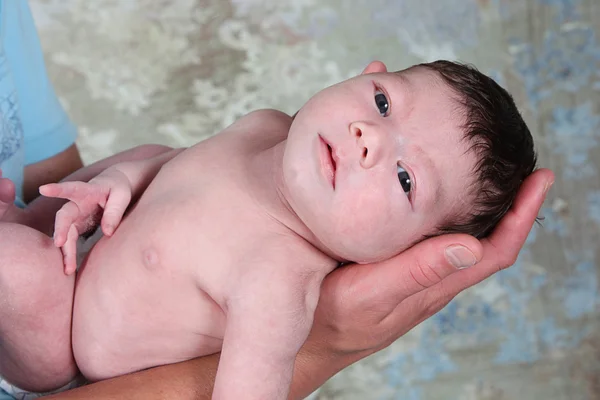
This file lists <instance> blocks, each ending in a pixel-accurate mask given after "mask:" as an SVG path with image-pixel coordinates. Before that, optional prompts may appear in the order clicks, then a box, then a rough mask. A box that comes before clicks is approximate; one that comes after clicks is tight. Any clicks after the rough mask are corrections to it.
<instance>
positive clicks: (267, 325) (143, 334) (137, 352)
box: [13, 64, 477, 399]
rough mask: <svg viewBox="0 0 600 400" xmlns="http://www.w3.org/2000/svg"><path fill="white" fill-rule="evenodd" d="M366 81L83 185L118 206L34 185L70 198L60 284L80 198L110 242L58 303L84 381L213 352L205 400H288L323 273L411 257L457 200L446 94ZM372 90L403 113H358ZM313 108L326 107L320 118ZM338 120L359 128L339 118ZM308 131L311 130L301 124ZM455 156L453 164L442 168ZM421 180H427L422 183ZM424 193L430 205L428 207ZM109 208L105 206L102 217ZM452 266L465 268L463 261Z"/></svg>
mask: <svg viewBox="0 0 600 400" xmlns="http://www.w3.org/2000/svg"><path fill="white" fill-rule="evenodd" d="M378 66H379V64H377V66H376V67H374V68H378ZM366 72H379V75H378V76H377V77H376V79H377V80H378V82H377V85H374V84H373V82H372V80H371V78H370V77H360V78H357V79H356V80H354V81H352V82H351V83H348V84H342V85H340V86H337V87H335V88H334V89H328V90H326V91H323V92H322V93H326V94H324V95H321V96H320V97H316V100H314V101H312V102H309V103H307V104H308V106H307V107H306V108H305V109H306V110H308V111H305V112H303V111H302V110H301V111H300V112H299V113H298V115H297V117H296V118H297V119H296V121H295V122H294V124H296V125H293V124H292V118H291V117H289V116H287V115H285V114H282V113H279V112H276V111H271V110H264V111H260V112H255V113H252V114H249V115H248V116H246V117H244V118H242V119H241V120H240V121H238V122H237V123H236V124H234V125H232V126H231V127H229V128H228V129H226V130H225V131H224V132H222V133H221V134H219V135H217V136H215V137H213V138H211V139H209V140H207V141H205V142H202V143H200V144H198V145H196V146H193V147H191V148H189V149H186V150H184V151H173V152H170V153H169V154H164V155H161V156H158V157H156V158H153V159H151V160H149V161H148V162H146V163H145V164H144V165H143V167H141V168H139V164H136V165H137V166H138V167H132V165H123V166H121V167H119V168H120V169H119V168H116V169H114V170H111V171H108V170H107V172H106V174H105V175H102V174H101V175H100V176H99V177H98V181H97V182H96V183H98V184H100V183H102V180H103V179H104V181H105V182H107V181H110V182H112V184H113V185H115V186H114V187H115V188H117V187H120V188H123V183H124V182H125V186H127V184H126V182H129V183H130V188H129V189H130V193H129V195H127V196H125V197H121V194H122V193H125V192H124V191H117V190H115V191H114V193H112V192H111V191H108V192H102V191H100V192H102V193H104V199H103V200H102V199H101V200H99V201H97V200H93V201H92V200H90V196H92V195H94V194H98V193H100V192H98V191H94V190H91V191H89V192H85V193H84V195H83V196H81V193H78V192H80V190H79V189H77V187H78V186H73V185H71V186H68V185H66V184H63V185H62V186H60V185H59V186H49V187H46V188H45V191H43V192H42V193H43V194H45V195H48V196H55V197H66V198H69V199H71V200H73V202H71V203H69V204H68V205H67V206H65V207H66V208H64V209H63V210H61V212H62V214H61V212H59V214H58V215H57V235H56V236H55V240H56V242H57V244H58V245H60V246H63V247H64V249H63V250H65V268H66V272H67V273H70V272H72V264H73V258H72V254H73V249H74V248H73V245H74V239H76V237H77V235H78V233H80V232H81V228H82V225H80V226H77V223H75V224H73V225H70V224H69V223H67V224H66V225H65V224H61V223H60V222H59V221H60V220H61V219H62V220H64V219H65V218H66V219H67V220H69V219H71V220H77V219H78V218H79V217H81V218H80V221H79V222H81V221H85V220H86V218H88V217H89V216H90V213H89V212H87V211H85V210H87V206H86V204H87V205H89V204H90V202H91V203H92V204H93V205H96V206H97V205H100V206H102V207H104V208H105V217H106V221H105V220H103V222H102V225H103V229H104V231H105V233H109V234H110V237H108V236H107V237H104V238H102V239H101V240H100V241H99V242H98V244H97V245H96V246H95V247H94V248H93V249H92V250H91V252H90V254H89V255H88V257H87V259H86V260H85V262H84V263H83V265H82V268H81V270H80V272H79V273H78V275H77V282H76V288H75V300H74V306H73V321H72V325H73V327H72V337H73V343H72V346H73V354H74V357H75V360H76V361H77V366H78V367H79V369H80V371H81V372H82V373H83V374H84V375H85V376H86V377H87V378H89V379H91V380H102V379H107V378H111V377H115V376H119V375H123V374H126V373H129V372H133V371H138V370H141V369H145V368H148V367H152V366H156V365H162V364H171V363H176V362H179V361H184V360H188V359H191V358H195V357H198V356H202V355H207V354H212V353H215V352H218V351H219V350H221V351H222V353H221V357H220V363H219V371H218V373H217V377H216V382H215V389H214V392H213V398H217V399H239V398H245V399H280V398H285V397H287V394H288V391H289V386H290V382H291V378H292V372H293V367H294V360H295V358H296V354H297V353H298V351H299V349H300V347H301V346H302V344H303V343H304V341H305V340H306V338H307V336H308V333H309V331H310V328H311V325H312V321H313V316H314V312H315V308H316V305H317V302H318V299H319V291H320V287H321V283H322V281H323V279H324V278H325V276H326V275H327V274H328V273H330V272H331V271H332V270H333V269H334V268H335V266H336V265H337V263H338V262H339V261H346V260H353V261H361V262H374V261H380V260H384V259H387V258H389V257H391V256H393V255H394V254H397V253H398V252H400V251H402V250H404V249H406V248H407V247H408V246H410V244H411V243H410V242H409V241H408V239H410V240H414V239H413V238H414V237H419V235H423V234H426V233H430V232H429V229H430V228H431V227H433V226H435V225H436V224H437V223H439V222H440V220H441V219H443V218H444V217H445V215H447V213H449V212H452V211H453V207H456V205H457V204H459V203H460V204H459V205H462V203H461V201H462V202H464V201H465V199H463V198H462V197H461V196H462V195H463V190H461V189H464V188H466V186H467V184H468V182H467V179H466V177H467V176H468V171H470V169H471V167H472V165H473V163H474V159H473V158H472V157H471V158H469V156H468V155H467V156H465V154H464V153H465V148H464V146H463V145H460V144H459V143H460V140H459V138H460V132H459V131H458V129H457V128H456V127H457V126H459V125H460V123H461V121H459V120H452V118H451V114H449V112H450V110H454V108H453V107H454V105H453V104H451V102H450V96H447V98H446V97H445V96H446V95H447V93H445V92H444V91H443V89H439V86H433V87H429V88H428V89H429V91H428V92H427V95H426V96H425V95H423V96H420V97H419V96H417V95H415V94H414V93H413V94H412V97H411V96H408V94H409V93H410V90H411V86H410V85H416V86H417V87H418V86H419V85H422V84H425V83H424V82H429V81H431V77H429V76H424V75H423V74H412V75H410V76H411V78H410V80H408V81H410V82H412V83H410V85H408V84H404V83H403V84H402V85H400V84H399V83H398V81H397V80H394V79H392V78H391V77H390V76H389V75H385V74H383V72H385V71H382V70H381V69H380V70H372V71H369V68H367V70H366ZM374 79H375V78H374ZM379 85H385V86H387V88H386V89H385V90H386V93H388V95H389V93H391V96H392V97H394V96H396V97H397V98H405V99H408V100H405V102H408V101H412V102H414V103H407V104H405V107H406V109H410V110H411V112H410V113H404V114H403V113H402V112H401V110H402V109H400V112H398V114H394V117H391V115H387V113H381V115H379V113H378V111H377V109H375V110H374V109H373V102H372V100H373V92H375V93H378V92H380V91H381V90H383V89H382V88H380V87H379ZM436 87H437V88H438V89H439V91H438V92H436V93H433V92H432V90H434V89H435V88H436ZM363 93H366V94H365V95H364V96H363ZM415 93H417V92H415ZM432 93H433V94H432ZM403 95H404V96H403ZM363 97H364V99H363ZM431 98H433V99H434V100H435V101H433V102H431V101H430V99H431ZM344 99H347V102H346V103H344V101H343V100H344ZM333 100H335V101H333ZM326 104H336V105H338V106H339V110H340V111H338V112H337V114H335V115H332V114H331V113H325V114H319V110H321V109H322V105H326ZM409 106H412V107H409ZM433 106H435V111H436V116H437V117H438V118H439V120H438V121H437V123H435V124H433V125H432V126H431V127H430V129H429V130H430V131H432V130H433V129H434V128H435V127H436V126H438V127H439V129H440V134H439V135H438V134H437V132H435V131H434V130H433V133H432V134H430V135H431V136H429V137H427V136H425V135H423V134H422V133H423V132H421V131H420V130H419V129H415V128H414V127H421V126H423V125H422V124H420V123H419V120H422V122H427V120H428V119H430V118H429V116H430V115H431V114H430V113H427V112H420V111H419V110H423V109H425V111H427V110H428V108H427V107H430V108H431V107H433ZM415 109H416V110H417V111H414V110H415ZM445 114H447V118H444V117H443V115H445ZM307 115H308V116H311V115H312V116H313V117H314V116H317V118H316V119H315V118H308V117H307ZM409 115H411V117H410V118H409ZM349 116H352V117H355V116H357V118H358V119H357V120H356V121H354V120H351V121H348V118H349ZM388 116H389V117H390V118H387V117H388ZM440 116H442V117H440ZM315 120H317V121H321V123H320V124H317V126H316V127H314V126H313V125H312V124H313V122H314V121H315ZM298 121H300V122H298ZM294 126H296V128H294ZM348 126H349V129H348ZM406 127H408V128H406ZM321 129H322V130H321ZM298 132H302V133H298ZM304 132H308V133H307V134H306V135H308V136H306V135H305V134H304ZM340 132H341V133H340ZM398 132H402V133H401V134H399V133H398ZM317 134H318V135H317ZM310 135H312V136H310ZM321 135H323V136H324V137H325V139H326V140H327V142H328V143H329V144H331V148H333V150H331V152H332V155H331V157H333V159H334V161H335V164H334V165H336V164H337V165H336V167H334V171H333V172H332V170H331V168H332V167H331V164H330V162H329V161H327V160H328V156H327V155H323V154H327V150H326V146H325V145H318V144H319V143H320V142H319V141H318V139H319V138H321ZM452 135H455V137H454V136H452ZM306 137H308V139H306ZM444 140H446V141H447V143H446V142H444ZM286 142H287V143H286ZM290 143H292V145H291V147H289V146H290ZM430 143H436V145H437V147H432V149H431V154H432V155H434V156H436V157H433V166H431V165H432V164H431V162H430V163H429V164H427V163H423V159H422V156H415V155H412V153H411V152H409V151H408V149H413V148H414V149H422V148H423V147H426V148H428V149H429V147H428V146H429V144H430ZM319 146H320V147H319ZM290 149H291V150H290ZM366 149H368V150H369V151H368V152H367V151H364V150H366ZM436 149H437V150H436ZM367 153H368V156H367ZM415 153H418V152H415ZM438 154H439V156H437V155H438ZM460 156H463V157H462V158H461V162H460V163H457V162H455V161H453V160H456V159H458V158H459V157H460ZM424 164H426V165H425V166H424ZM400 165H402V166H403V168H404V167H405V168H406V169H407V170H409V171H410V174H411V178H412V177H413V176H417V177H418V178H417V179H420V180H421V182H422V183H421V185H420V186H419V188H420V191H419V192H418V194H417V195H416V196H414V197H413V193H412V192H411V190H410V189H407V188H406V186H405V185H400V184H399V183H398V179H399V177H400V169H399V167H400ZM450 165H452V167H453V168H452V172H451V173H450V172H448V170H449V168H447V167H448V166H450ZM199 166H202V168H201V169H200V168H199ZM158 170H159V172H158V173H156V172H157V171H158ZM402 170H403V171H404V172H406V171H405V170H404V169H402ZM436 171H437V172H438V173H441V174H442V175H441V176H437V177H436V176H434V173H435V172H436ZM440 171H441V172H440ZM110 174H112V176H110V179H108V178H109V175H110ZM119 174H122V175H124V176H125V177H126V179H122V177H121V178H119V176H120V175H119ZM332 174H333V176H332ZM428 182H430V183H428ZM459 182H460V185H459V184H458V183H459ZM91 183H92V182H90V186H93V185H91ZM357 183H358V184H357ZM332 184H333V187H332ZM357 185H358V186H357ZM369 185H370V186H369ZM100 186H101V185H100ZM436 186H438V187H436ZM332 189H333V190H332ZM438 189H443V190H441V192H443V193H444V196H439V197H437V198H435V200H436V201H435V204H434V202H433V199H434V197H433V196H434V193H438V192H440V190H438ZM144 190H145V191H144ZM140 191H144V192H143V195H142V196H141V198H140V200H139V201H138V202H136V203H135V205H134V207H133V208H132V210H131V211H130V212H129V213H128V214H127V215H126V216H125V218H124V219H123V220H122V222H121V221H120V218H121V216H122V215H123V212H124V211H125V208H126V207H127V205H128V203H129V201H130V200H131V199H132V197H134V198H135V197H136V196H137V194H138V193H140ZM67 192H70V193H67ZM334 192H335V193H334ZM111 193H112V194H111ZM307 193H310V194H311V196H308V197H307ZM111 196H112V198H113V200H111ZM92 197H93V196H92ZM315 197H316V198H319V199H320V200H321V201H323V203H322V204H324V207H332V206H333V208H332V209H331V212H325V214H323V213H322V212H319V211H317V212H315V210H318V209H319V208H318V207H317V206H316V205H315V204H314V198H315ZM115 198H116V200H115ZM459 200H460V201H459ZM115 204H118V205H120V206H119V207H117V209H118V210H117V211H116V213H115V214H112V213H113V208H112V205H115ZM357 204H359V205H360V206H361V207H360V208H357V207H356V205H357ZM340 210H342V211H344V212H341V211H340ZM77 213H79V214H80V215H79V216H78V215H77ZM344 215H346V217H347V218H343V216H344ZM328 216H331V218H329V219H328ZM113 217H114V218H113ZM111 218H112V220H111ZM119 222H120V225H119V228H118V229H116V230H114V228H115V227H116V225H117V224H119ZM69 225H70V226H69ZM403 225H404V228H405V229H398V226H403ZM83 226H85V224H84V225H83ZM63 227H65V229H63ZM165 232H168V233H169V234H168V235H167V234H165ZM69 254H71V255H69ZM461 262H463V263H464V264H465V265H460V266H463V267H467V266H471V265H473V264H474V263H476V262H477V257H476V256H475V255H474V254H471V257H466V258H465V259H464V260H462V261H461ZM52 264H53V263H52ZM48 279H49V280H50V279H56V278H52V277H50V278H48ZM66 292H68V290H67V291H66ZM65 303H66V302H60V304H62V305H64V304H65ZM65 307H66V306H65ZM53 313H54V312H53V311H49V312H48V314H49V315H51V314H53ZM66 320H68V318H66ZM63 325H64V324H63ZM44 335H45V336H44V340H46V341H48V342H47V343H50V342H53V343H54V342H56V341H59V342H60V340H61V338H62V339H63V342H64V338H65V336H68V334H66V333H65V327H64V326H61V328H60V329H55V330H50V331H47V332H44ZM40 340H41V339H40ZM15 343H16V346H15V348H16V349H19V348H21V349H22V348H23V347H24V346H20V347H19V346H18V344H19V339H18V338H16V339H15ZM46 346H48V344H46V345H45V346H41V350H44V348H45V347H46ZM27 351H28V352H32V351H35V349H33V350H31V349H28V350H27ZM69 354H70V353H69ZM17 356H18V354H17ZM17 356H16V357H15V358H16V359H18V360H19V361H22V360H23V358H22V357H20V358H19V357H17ZM59 361H60V360H59ZM25 365H26V366H28V367H29V364H28V363H27V360H25ZM59 365H68V366H71V364H70V363H69V362H65V361H61V362H60V364H59ZM249 365H251V366H252V367H251V368H248V366H249ZM13 369H15V368H13ZM55 369H57V370H58V369H60V368H55ZM17 375H19V371H17ZM21 375H22V371H21ZM64 376H65V377H67V376H69V374H65V375H64ZM49 381H50V380H49ZM61 383H62V384H64V382H61ZM57 386H60V385H57Z"/></svg>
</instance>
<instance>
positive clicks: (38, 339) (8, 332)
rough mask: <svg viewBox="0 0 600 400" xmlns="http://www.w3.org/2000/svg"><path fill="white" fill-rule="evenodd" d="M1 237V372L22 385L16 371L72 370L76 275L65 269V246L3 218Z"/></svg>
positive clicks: (0, 225) (20, 372)
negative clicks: (71, 348)
mask: <svg viewBox="0 0 600 400" xmlns="http://www.w3.org/2000/svg"><path fill="white" fill-rule="evenodd" d="M0 243H2V247H1V248H0V338H1V339H2V340H1V341H0V344H1V345H0V355H1V356H2V357H1V359H0V374H1V375H3V376H4V377H5V378H7V379H10V380H11V381H12V382H13V383H16V384H17V385H18V384H22V382H20V379H18V378H17V375H15V377H13V376H11V375H12V374H11V372H14V373H17V372H19V373H18V376H25V375H29V374H35V373H36V372H37V373H39V371H34V370H37V369H39V370H40V371H49V370H50V368H56V367H57V366H59V365H60V366H61V368H62V369H63V371H62V373H64V370H65V368H64V367H65V366H66V367H68V369H70V370H73V365H74V364H73V363H72V356H71V350H70V347H71V340H70V331H71V313H72V307H73V290H74V283H75V278H74V275H72V276H66V275H65V274H64V272H63V264H62V253H61V251H60V249H58V248H57V247H55V246H54V243H53V242H52V239H51V238H49V237H48V236H46V235H44V234H43V233H41V232H38V231H36V230H34V229H31V228H29V227H27V226H24V225H18V224H13V223H6V222H0ZM19 360H20V361H19ZM25 360H27V362H25ZM13 364H14V365H13ZM15 369H16V370H18V371H15ZM68 375H69V376H71V375H73V372H72V371H69V372H68ZM71 378H72V376H71ZM51 380H54V377H52V379H51Z"/></svg>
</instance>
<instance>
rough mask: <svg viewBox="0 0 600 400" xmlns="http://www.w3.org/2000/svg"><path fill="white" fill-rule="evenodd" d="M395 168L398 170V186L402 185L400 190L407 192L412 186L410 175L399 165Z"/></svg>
mask: <svg viewBox="0 0 600 400" xmlns="http://www.w3.org/2000/svg"><path fill="white" fill-rule="evenodd" d="M397 170H398V180H399V181H400V186H402V190H404V193H406V194H409V193H410V189H411V187H412V184H411V181H410V175H408V172H406V170H405V169H404V168H402V167H401V166H399V165H398V167H397Z"/></svg>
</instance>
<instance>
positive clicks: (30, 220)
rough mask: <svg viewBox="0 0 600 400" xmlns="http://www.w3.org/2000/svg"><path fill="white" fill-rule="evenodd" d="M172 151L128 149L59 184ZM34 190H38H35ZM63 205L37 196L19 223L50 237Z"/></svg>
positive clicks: (150, 146)
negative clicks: (123, 162)
mask: <svg viewBox="0 0 600 400" xmlns="http://www.w3.org/2000/svg"><path fill="white" fill-rule="evenodd" d="M170 150H173V149H172V148H171V147H168V146H163V145H157V144H145V145H140V146H137V147H134V148H132V149H128V150H125V151H122V152H120V153H117V154H115V155H112V156H110V157H107V158H104V159H102V160H99V161H96V162H95V163H93V164H91V165H88V166H86V167H83V168H81V169H78V170H77V171H75V172H73V173H72V174H70V175H68V176H67V177H66V178H64V179H62V180H61V182H68V181H84V182H87V181H89V180H90V179H92V178H93V177H95V176H96V175H98V174H100V173H101V172H102V171H104V170H105V169H107V168H108V167H110V166H111V165H114V164H116V163H119V162H122V161H135V160H142V159H146V158H151V157H154V156H157V155H159V154H163V153H166V152H168V151H170ZM36 190H38V189H37V188H36ZM64 204H65V201H64V200H62V199H58V198H49V197H44V196H38V197H37V198H36V199H35V200H33V201H32V202H31V203H29V204H28V205H27V207H26V208H25V209H24V210H23V211H24V215H23V218H21V220H20V221H19V223H21V224H23V225H27V226H29V227H30V228H33V229H36V230H38V231H40V232H42V233H45V234H46V235H49V236H51V235H52V232H53V231H54V219H55V215H56V212H57V211H58V210H59V209H60V208H61V207H62V206H63V205H64Z"/></svg>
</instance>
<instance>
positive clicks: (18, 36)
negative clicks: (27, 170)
mask: <svg viewBox="0 0 600 400" xmlns="http://www.w3.org/2000/svg"><path fill="white" fill-rule="evenodd" d="M0 7H2V9H1V10H0V12H2V13H3V14H4V15H3V17H4V18H2V20H3V21H4V23H5V24H4V25H5V26H3V27H2V29H3V33H4V46H5V48H4V52H5V55H6V58H7V60H8V63H9V64H10V69H11V71H12V74H13V80H14V84H15V87H16V92H17V98H18V102H19V105H20V115H21V123H22V126H23V136H24V147H25V164H26V165H27V164H33V163H36V162H38V161H42V160H45V159H47V158H50V157H52V156H54V155H56V154H58V153H60V152H62V151H63V150H66V149H67V148H68V147H70V146H71V145H72V144H73V143H74V142H75V138H76V137H77V131H76V129H75V126H74V125H73V123H72V122H71V121H70V119H69V117H68V116H67V114H66V113H65V111H64V110H63V108H62V106H61V105H60V103H59V101H58V99H57V97H56V94H55V93H54V89H53V87H52V84H51V83H50V81H49V80H48V76H47V74H46V67H45V65H44V58H43V55H42V50H41V47H40V42H39V38H38V36H37V31H36V28H35V24H34V21H33V17H32V15H31V11H30V10H29V6H28V4H27V0H11V1H3V2H1V3H0Z"/></svg>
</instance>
